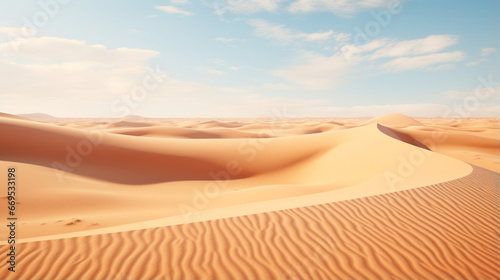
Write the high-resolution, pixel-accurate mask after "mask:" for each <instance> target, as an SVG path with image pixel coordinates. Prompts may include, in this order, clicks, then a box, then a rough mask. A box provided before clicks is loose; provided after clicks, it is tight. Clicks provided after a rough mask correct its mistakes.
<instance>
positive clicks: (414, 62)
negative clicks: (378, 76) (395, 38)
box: [382, 51, 465, 71]
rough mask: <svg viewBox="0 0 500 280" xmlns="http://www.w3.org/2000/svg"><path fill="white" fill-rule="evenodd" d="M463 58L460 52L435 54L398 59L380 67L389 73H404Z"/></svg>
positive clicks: (463, 55)
mask: <svg viewBox="0 0 500 280" xmlns="http://www.w3.org/2000/svg"><path fill="white" fill-rule="evenodd" d="M464 58H465V54H464V53H463V52H461V51H454V52H445V53H435V54H428V55H421V56H414V57H399V58H396V59H394V60H391V61H389V62H387V63H385V64H384V65H383V66H382V67H383V68H386V69H388V70H391V71H405V70H411V69H419V68H427V67H429V66H433V65H436V64H439V63H448V62H458V61H461V60H463V59H464Z"/></svg>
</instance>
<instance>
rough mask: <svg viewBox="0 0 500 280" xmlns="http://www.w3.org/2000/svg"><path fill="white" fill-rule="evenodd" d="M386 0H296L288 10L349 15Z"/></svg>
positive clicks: (378, 5)
mask: <svg viewBox="0 0 500 280" xmlns="http://www.w3.org/2000/svg"><path fill="white" fill-rule="evenodd" d="M386 5H387V1H386V0H297V1H295V2H293V3H292V4H291V5H290V6H289V8H288V11H290V12H291V13H310V12H324V11H328V12H331V13H334V14H337V15H350V14H353V13H355V12H358V11H360V10H363V9H374V8H381V7H385V6H386Z"/></svg>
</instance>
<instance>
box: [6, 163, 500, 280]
mask: <svg viewBox="0 0 500 280" xmlns="http://www.w3.org/2000/svg"><path fill="white" fill-rule="evenodd" d="M498 179H499V175H498V174H497V173H494V172H491V171H488V170H485V169H482V168H479V167H475V168H474V171H473V172H472V173H471V174H470V175H468V176H466V177H464V178H460V179H457V180H453V181H449V182H445V183H439V184H434V185H430V186H427V187H423V188H418V189H411V190H404V191H399V192H394V193H389V194H383V195H378V196H372V197H365V198H358V199H354V200H348V201H341V202H336V203H329V204H321V205H316V206H310V207H302V208H295V209H289V210H282V211H277V212H268V213H262V214H257V215H248V216H239V217H234V218H228V219H219V220H212V221H207V222H201V223H192V224H184V225H177V226H170V227H159V228H151V229H144V230H136V231H127V232H120V233H113V234H104V235H93V236H87V237H78V238H68V239H58V240H51V241H40V242H30V243H24V244H20V245H18V247H19V251H18V252H19V253H18V259H19V263H18V269H19V271H18V272H16V274H14V273H8V272H6V271H7V270H6V263H5V262H1V263H0V277H1V278H2V279H153V278H154V277H157V278H162V279H409V278H411V279H495V278H496V277H497V276H498V275H499V273H500V269H499V267H498V256H499V240H498V234H499V233H500V232H499V227H498V224H497V223H496V222H495V221H496V216H495V215H496V213H498V206H497V201H498V199H499V190H498ZM6 250H7V246H1V247H0V255H5V254H6ZM113 277H115V278H113Z"/></svg>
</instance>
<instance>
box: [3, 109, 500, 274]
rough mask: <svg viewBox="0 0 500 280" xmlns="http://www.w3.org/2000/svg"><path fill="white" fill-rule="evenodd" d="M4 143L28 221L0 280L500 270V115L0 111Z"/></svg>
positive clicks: (5, 156) (21, 215)
mask: <svg viewBox="0 0 500 280" xmlns="http://www.w3.org/2000/svg"><path fill="white" fill-rule="evenodd" d="M0 131H1V133H2V137H1V138H0V168H1V169H3V170H7V168H8V167H11V166H15V167H16V169H17V183H18V193H17V201H18V205H17V214H18V217H19V221H18V223H19V229H18V233H17V238H18V240H17V243H18V260H19V261H18V268H19V273H17V272H16V274H15V276H17V277H18V278H15V276H13V275H11V274H8V273H7V270H6V263H4V262H2V263H1V265H0V278H2V279H4V278H5V277H14V278H7V279H110V278H112V277H113V276H116V277H117V278H115V279H153V276H162V278H158V279H165V278H167V279H205V278H206V279H212V278H213V279H280V277H281V279H336V278H337V279H362V278H367V279H374V278H396V279H419V278H421V279H439V278H441V279H442V278H467V279H477V278H479V279H494V277H495V275H498V273H499V271H498V256H499V255H498V253H499V252H498V250H499V247H498V246H499V245H498V244H499V240H498V232H499V229H498V221H497V220H496V219H495V212H498V199H499V197H498V186H499V180H500V178H499V173H498V172H500V156H499V155H500V127H499V120H498V119H441V118H436V119H412V118H409V117H407V116H404V115H400V114H392V115H385V116H381V117H377V118H365V119H276V120H269V119H255V120H249V119H234V120H203V119H200V120H197V119H139V120H133V121H131V120H116V119H103V120H95V119H55V120H50V121H46V122H39V121H33V120H28V119H23V118H20V117H17V116H10V115H7V114H2V115H0ZM0 180H2V181H7V179H6V172H2V173H1V174H0ZM2 192H5V190H2ZM5 197H6V193H3V194H2V205H4V204H5V207H4V208H6V205H7V204H6V200H5ZM2 207H3V206H2ZM6 215H7V211H2V212H0V218H1V219H2V220H5V218H6ZM5 236H6V235H4V234H2V239H0V242H1V243H0V244H6V239H5ZM5 252H7V246H6V245H0V253H1V255H5ZM412 275H413V276H415V277H411V276H412ZM127 277H128V278H127ZM294 277H295V278H294Z"/></svg>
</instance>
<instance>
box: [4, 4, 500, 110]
mask: <svg viewBox="0 0 500 280" xmlns="http://www.w3.org/2000/svg"><path fill="white" fill-rule="evenodd" d="M499 17H500V2H499V1H493V0H491V1H486V0H485V1H463V0H461V1H452V0H442V1H431V0H411V1H410V0H406V1H398V0H247V1H244V0H201V1H194V0H163V1H155V0H148V1H118V0H110V1H95V0H89V1H74V0H73V1H71V0H38V1H31V0H30V1H15V0H4V1H1V2H0V96H1V101H0V112H5V113H11V114H23V113H46V114H50V115H54V116H58V117H121V116H123V115H141V116H145V117H179V118H186V117H214V118H215V117H277V116H278V117H279V116H285V117H362V116H376V115H382V114H388V113H403V114H407V115H410V116H414V117H436V116H441V117H483V116H484V117H499V116H500V73H499V65H500V61H499V51H500V50H499V48H500V46H499V45H500V42H499V40H500V29H499V28H500V18H499Z"/></svg>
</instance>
